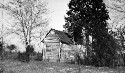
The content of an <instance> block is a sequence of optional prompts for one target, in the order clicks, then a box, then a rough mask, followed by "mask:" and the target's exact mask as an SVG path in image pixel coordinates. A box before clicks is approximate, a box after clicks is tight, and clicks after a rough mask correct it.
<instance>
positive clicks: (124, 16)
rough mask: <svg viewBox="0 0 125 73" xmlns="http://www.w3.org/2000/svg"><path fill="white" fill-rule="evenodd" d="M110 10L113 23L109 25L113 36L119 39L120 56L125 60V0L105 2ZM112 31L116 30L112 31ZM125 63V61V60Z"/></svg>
mask: <svg viewBox="0 0 125 73" xmlns="http://www.w3.org/2000/svg"><path fill="white" fill-rule="evenodd" d="M104 1H105V3H106V6H107V9H108V10H109V15H110V19H111V21H112V22H111V23H110V24H109V26H110V28H111V31H112V32H113V33H112V34H113V35H114V37H115V38H117V39H119V42H120V45H121V48H120V54H121V57H122V58H123V59H124V54H123V52H124V50H125V45H124V42H125V37H124V36H125V0H104ZM112 29H115V31H114V30H112ZM124 62H125V59H124ZM124 65H125V64H124Z"/></svg>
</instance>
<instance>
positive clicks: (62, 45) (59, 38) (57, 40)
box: [42, 29, 73, 62]
mask: <svg viewBox="0 0 125 73" xmlns="http://www.w3.org/2000/svg"><path fill="white" fill-rule="evenodd" d="M42 42H43V43H44V49H43V59H44V60H48V61H53V62H56V61H60V62H62V61H67V58H68V57H69V56H70V53H71V51H73V50H72V48H71V45H72V44H73V42H72V40H71V38H70V37H69V36H68V35H67V34H66V33H64V32H63V31H58V30H55V29H51V30H50V31H49V32H48V33H47V34H46V36H45V38H44V39H43V40H42Z"/></svg>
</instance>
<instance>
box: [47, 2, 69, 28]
mask: <svg viewBox="0 0 125 73" xmlns="http://www.w3.org/2000/svg"><path fill="white" fill-rule="evenodd" d="M46 1H47V2H48V8H49V10H50V12H52V13H50V27H52V28H54V29H57V30H63V25H64V24H65V20H64V16H65V15H66V10H68V5H67V4H68V3H69V1H70V0H46Z"/></svg>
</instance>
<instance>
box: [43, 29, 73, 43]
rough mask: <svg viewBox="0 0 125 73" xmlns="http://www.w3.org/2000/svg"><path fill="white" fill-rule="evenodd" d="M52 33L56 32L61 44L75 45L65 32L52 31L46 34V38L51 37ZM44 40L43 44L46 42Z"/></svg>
mask: <svg viewBox="0 0 125 73" xmlns="http://www.w3.org/2000/svg"><path fill="white" fill-rule="evenodd" d="M51 31H54V32H55V34H56V35H57V36H58V38H59V41H60V42H61V43H65V44H72V43H73V41H72V40H71V38H70V37H69V36H68V35H67V34H66V33H65V32H63V31H58V30H55V29H50V31H49V32H48V33H47V34H46V36H45V38H46V37H47V36H48V35H49V33H50V32H51ZM45 38H44V39H45ZM44 39H43V40H42V42H44Z"/></svg>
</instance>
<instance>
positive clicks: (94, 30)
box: [64, 0, 115, 66]
mask: <svg viewBox="0 0 125 73" xmlns="http://www.w3.org/2000/svg"><path fill="white" fill-rule="evenodd" d="M68 7H69V11H67V15H68V16H67V17H65V20H66V24H65V25H64V28H65V29H66V30H68V32H70V33H71V34H72V37H73V38H74V39H75V40H74V41H75V42H78V41H79V40H78V39H81V40H82V38H83V33H82V31H83V28H85V31H86V34H87V35H91V36H92V38H93V41H92V44H93V49H94V52H95V54H96V61H97V62H98V64H97V65H99V66H101V65H102V64H103V65H106V64H107V63H108V62H110V61H112V60H111V57H113V56H114V54H115V50H114V49H113V47H114V46H113V45H112V44H114V43H115V42H113V40H114V39H113V37H112V36H110V35H109V34H108V28H107V22H106V20H108V19H109V15H108V11H107V10H106V6H105V4H104V3H103V0H71V1H70V3H69V4H68ZM104 62H105V63H104ZM108 64H109V63H108Z"/></svg>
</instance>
